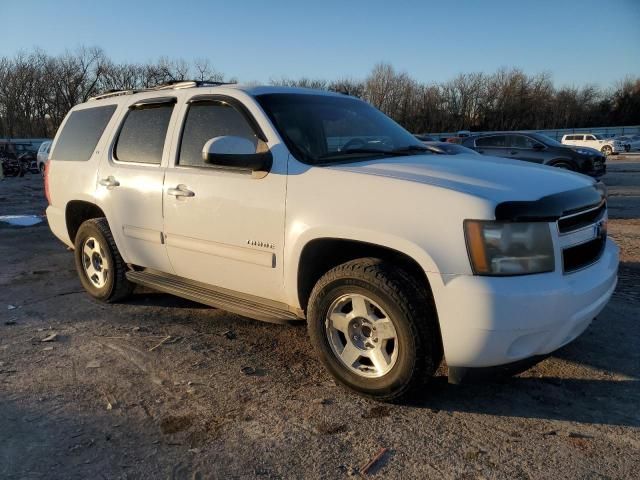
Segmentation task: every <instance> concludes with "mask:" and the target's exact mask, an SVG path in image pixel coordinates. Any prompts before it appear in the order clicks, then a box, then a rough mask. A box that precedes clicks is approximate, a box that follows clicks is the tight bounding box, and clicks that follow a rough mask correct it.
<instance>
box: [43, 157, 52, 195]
mask: <svg viewBox="0 0 640 480" xmlns="http://www.w3.org/2000/svg"><path fill="white" fill-rule="evenodd" d="M50 169H51V162H47V163H45V164H44V196H45V197H47V203H48V204H49V205H51V192H49V171H50Z"/></svg>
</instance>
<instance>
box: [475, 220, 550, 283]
mask: <svg viewBox="0 0 640 480" xmlns="http://www.w3.org/2000/svg"><path fill="white" fill-rule="evenodd" d="M464 234H465V238H466V241H467V250H468V252H469V260H470V261H471V267H472V268H473V273H475V274H476V275H496V276H501V275H526V274H530V273H543V272H552V271H553V270H554V267H555V262H554V257H553V242H552V240H551V231H550V229H549V224H548V223H544V222H526V223H525V222H523V223H511V222H496V221H486V220H465V222H464Z"/></svg>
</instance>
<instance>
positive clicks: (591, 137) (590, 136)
mask: <svg viewBox="0 0 640 480" xmlns="http://www.w3.org/2000/svg"><path fill="white" fill-rule="evenodd" d="M586 139H587V140H595V137H594V136H593V135H587V136H586Z"/></svg>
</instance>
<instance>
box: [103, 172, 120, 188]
mask: <svg viewBox="0 0 640 480" xmlns="http://www.w3.org/2000/svg"><path fill="white" fill-rule="evenodd" d="M98 183H99V184H100V185H102V186H103V187H119V186H120V182H119V181H117V180H116V179H115V177H114V176H113V175H109V176H108V177H107V178H101V179H100V180H98Z"/></svg>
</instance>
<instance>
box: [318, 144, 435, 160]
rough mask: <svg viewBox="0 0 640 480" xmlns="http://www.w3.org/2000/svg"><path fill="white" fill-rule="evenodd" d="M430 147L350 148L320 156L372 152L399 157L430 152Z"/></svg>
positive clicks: (328, 156) (327, 156) (332, 156)
mask: <svg viewBox="0 0 640 480" xmlns="http://www.w3.org/2000/svg"><path fill="white" fill-rule="evenodd" d="M429 151H430V149H429V148H427V147H423V146H422V145H407V146H406V147H401V148H394V149H393V150H380V149H378V148H350V149H348V150H343V151H341V152H332V153H327V154H326V155H322V156H320V157H319V158H323V159H324V158H335V157H342V156H344V155H351V154H363V153H371V154H375V155H387V156H392V157H397V156H398V155H412V154H414V153H422V152H429Z"/></svg>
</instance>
